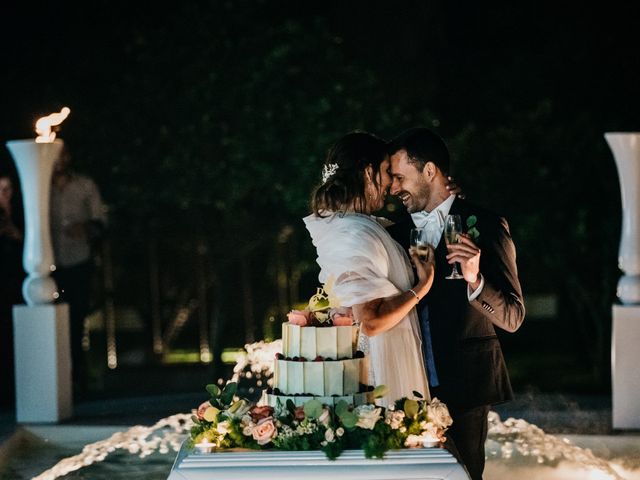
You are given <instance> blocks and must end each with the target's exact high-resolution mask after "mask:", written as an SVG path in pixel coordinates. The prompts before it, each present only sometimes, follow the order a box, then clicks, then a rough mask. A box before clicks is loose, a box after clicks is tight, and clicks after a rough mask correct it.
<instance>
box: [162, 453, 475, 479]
mask: <svg viewBox="0 0 640 480" xmlns="http://www.w3.org/2000/svg"><path fill="white" fill-rule="evenodd" d="M212 478H215V479H216V480H256V479H261V478H277V479H279V480H280V479H281V480H300V479H301V478H304V479H305V480H327V479H331V480H365V479H372V480H373V479H375V480H387V479H388V480H392V479H393V480H398V479H430V480H436V479H450V480H468V479H469V476H468V474H467V471H466V469H465V468H464V467H462V466H461V465H460V464H459V463H458V462H457V461H456V459H455V457H454V456H453V455H452V454H451V453H450V452H449V451H448V450H445V449H443V448H419V449H406V450H393V451H390V452H387V453H386V454H385V456H384V459H382V460H379V459H366V458H364V454H363V452H362V451H361V450H347V451H345V452H343V453H342V455H340V457H338V458H337V459H336V460H327V458H326V457H325V454H324V453H323V452H321V451H318V450H314V451H308V452H283V451H273V450H262V451H260V450H258V451H236V452H229V451H226V452H215V453H205V454H199V453H193V452H189V451H188V450H187V449H186V447H185V445H184V444H183V445H182V448H181V450H180V453H179V454H178V457H177V458H176V461H175V463H174V465H173V468H172V469H171V473H170V475H169V478H168V480H211V479H212Z"/></svg>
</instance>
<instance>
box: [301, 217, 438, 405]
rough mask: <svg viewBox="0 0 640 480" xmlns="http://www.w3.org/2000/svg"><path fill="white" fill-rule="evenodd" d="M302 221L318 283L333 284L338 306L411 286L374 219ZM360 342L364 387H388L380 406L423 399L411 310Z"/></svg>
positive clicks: (396, 249)
mask: <svg viewBox="0 0 640 480" xmlns="http://www.w3.org/2000/svg"><path fill="white" fill-rule="evenodd" d="M304 222H305V224H306V227H307V230H309V233H310V234H311V239H312V241H313V244H314V245H315V247H316V249H317V253H318V258H317V262H318V265H320V275H319V279H320V282H322V283H325V282H326V281H327V280H328V279H329V278H333V279H334V280H335V284H334V287H333V288H334V292H335V294H336V296H337V297H338V298H339V299H340V303H341V305H343V306H347V307H349V306H352V305H357V304H361V303H365V302H368V301H370V300H374V299H376V298H384V297H390V296H393V295H397V294H399V293H401V292H405V291H407V290H408V289H409V288H411V287H412V285H413V271H412V269H411V264H410V262H409V258H408V257H407V255H406V253H405V252H404V250H403V249H402V247H401V246H400V245H399V244H398V243H397V242H396V241H395V240H393V239H392V238H391V236H390V235H389V234H388V233H387V231H386V230H385V229H384V227H383V226H382V225H381V224H380V223H379V222H378V219H376V218H375V217H371V216H368V215H362V214H358V213H347V214H344V215H343V214H333V215H330V216H328V217H324V218H321V217H317V216H315V215H309V216H308V217H305V218H304ZM360 343H361V345H363V346H364V350H365V353H367V354H368V357H369V381H370V382H371V383H370V384H371V385H386V386H387V387H388V388H389V394H388V395H387V396H386V397H384V398H382V399H381V400H380V402H379V403H380V404H382V405H384V406H386V405H389V404H392V403H393V402H394V401H395V400H397V399H398V398H402V397H405V396H406V397H413V396H414V395H413V391H417V392H420V393H421V394H422V395H423V396H424V398H429V386H428V382H427V377H426V373H425V368H424V360H423V356H422V347H421V344H422V342H421V336H420V328H419V324H418V317H417V314H416V311H415V309H413V310H411V312H410V313H409V315H407V316H406V317H405V318H403V319H402V320H401V321H400V323H398V324H397V325H396V326H395V327H393V328H392V329H390V330H388V331H386V332H384V333H381V334H379V335H376V336H373V337H366V336H364V335H361V338H360ZM367 346H368V348H367ZM366 350H368V351H366Z"/></svg>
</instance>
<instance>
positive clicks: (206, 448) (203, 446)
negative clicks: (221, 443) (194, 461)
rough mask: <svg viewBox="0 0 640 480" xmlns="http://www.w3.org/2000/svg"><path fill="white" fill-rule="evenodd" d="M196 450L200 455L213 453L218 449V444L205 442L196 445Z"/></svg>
mask: <svg viewBox="0 0 640 480" xmlns="http://www.w3.org/2000/svg"><path fill="white" fill-rule="evenodd" d="M194 446H195V448H196V450H197V451H198V453H211V452H213V451H214V450H215V448H216V444H215V443H212V442H209V441H207V440H204V441H202V442H200V443H196V444H195V445H194Z"/></svg>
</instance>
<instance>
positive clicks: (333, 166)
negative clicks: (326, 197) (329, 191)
mask: <svg viewBox="0 0 640 480" xmlns="http://www.w3.org/2000/svg"><path fill="white" fill-rule="evenodd" d="M337 171H338V164H337V163H329V164H326V165H325V166H323V167H322V183H327V180H329V179H330V178H331V177H332V176H333V175H335V173H336V172H337Z"/></svg>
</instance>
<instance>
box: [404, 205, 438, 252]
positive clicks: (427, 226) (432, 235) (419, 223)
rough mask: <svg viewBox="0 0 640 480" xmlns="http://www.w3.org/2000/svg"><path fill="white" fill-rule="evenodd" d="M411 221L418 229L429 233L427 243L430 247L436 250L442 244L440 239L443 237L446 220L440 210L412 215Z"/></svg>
mask: <svg viewBox="0 0 640 480" xmlns="http://www.w3.org/2000/svg"><path fill="white" fill-rule="evenodd" d="M411 220H413V224H414V225H415V226H416V227H417V228H422V229H424V230H426V232H427V242H428V243H429V245H431V246H433V247H434V248H436V246H437V245H438V243H440V237H442V230H443V227H444V220H443V219H442V215H440V212H439V211H438V210H436V211H434V212H431V213H427V212H424V211H423V212H416V213H412V214H411Z"/></svg>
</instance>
